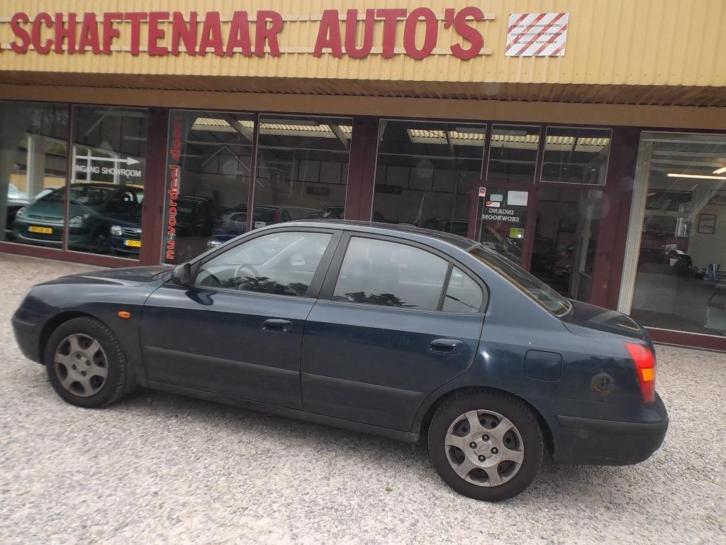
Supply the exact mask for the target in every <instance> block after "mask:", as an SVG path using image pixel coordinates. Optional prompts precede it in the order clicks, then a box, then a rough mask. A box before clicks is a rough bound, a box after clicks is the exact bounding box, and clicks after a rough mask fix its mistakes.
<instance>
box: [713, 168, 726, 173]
mask: <svg viewBox="0 0 726 545" xmlns="http://www.w3.org/2000/svg"><path fill="white" fill-rule="evenodd" d="M713 173H714V174H726V167H721V168H717V169H716V170H714V171H713Z"/></svg>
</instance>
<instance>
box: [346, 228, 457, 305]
mask: <svg viewBox="0 0 726 545" xmlns="http://www.w3.org/2000/svg"><path fill="white" fill-rule="evenodd" d="M447 268H448V264H447V263H446V261H444V260H443V259H441V258H439V257H437V256H435V255H433V254H431V253H429V252H426V251H424V250H419V249H418V248H412V247H410V246H406V245H403V244H397V243H394V242H386V241H382V240H372V239H364V238H359V237H353V238H351V239H350V243H349V244H348V249H347V251H346V254H345V259H344V260H343V265H342V267H341V269H340V275H339V277H338V282H337V284H336V286H335V292H334V293H333V299H334V300H336V301H347V302H351V303H363V304H369V305H382V306H388V307H400V308H420V309H428V310H435V309H437V308H438V306H439V299H440V297H441V291H442V289H443V286H444V280H445V277H446V270H447Z"/></svg>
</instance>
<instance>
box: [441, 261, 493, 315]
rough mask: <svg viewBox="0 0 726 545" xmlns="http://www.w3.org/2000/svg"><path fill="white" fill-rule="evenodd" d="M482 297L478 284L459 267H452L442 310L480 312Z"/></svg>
mask: <svg viewBox="0 0 726 545" xmlns="http://www.w3.org/2000/svg"><path fill="white" fill-rule="evenodd" d="M482 299H483V295H482V292H481V288H480V287H479V284H477V283H476V282H475V281H474V280H473V279H472V278H471V277H470V276H469V275H468V274H466V273H465V272H463V271H462V270H461V269H459V268H458V267H454V268H453V269H452V270H451V278H449V285H448V286H447V288H446V295H445V296H444V306H443V308H442V310H444V311H446V312H480V311H481V305H482Z"/></svg>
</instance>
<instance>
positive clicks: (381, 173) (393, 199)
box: [372, 120, 487, 236]
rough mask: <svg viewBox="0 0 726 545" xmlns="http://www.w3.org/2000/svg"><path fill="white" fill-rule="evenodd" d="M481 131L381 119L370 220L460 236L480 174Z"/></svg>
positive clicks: (483, 128)
mask: <svg viewBox="0 0 726 545" xmlns="http://www.w3.org/2000/svg"><path fill="white" fill-rule="evenodd" d="M486 128H487V127H486V125H484V124H466V123H461V124H459V123H428V122H417V121H391V120H382V121H381V123H380V126H379V139H378V140H379V141H378V156H377V164H376V185H375V195H374V201H373V215H372V219H373V220H374V221H385V222H390V223H406V224H411V225H416V226H419V227H426V228H429V229H436V230H438V231H446V232H450V233H456V234H458V235H464V236H465V235H466V234H467V232H468V230H469V204H470V202H469V198H470V195H471V187H472V183H473V181H475V180H479V179H480V177H481V172H482V162H483V156H484V144H485V139H486Z"/></svg>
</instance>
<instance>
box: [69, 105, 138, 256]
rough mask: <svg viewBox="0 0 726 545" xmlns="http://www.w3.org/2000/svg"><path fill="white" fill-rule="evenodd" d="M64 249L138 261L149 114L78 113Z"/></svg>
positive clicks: (120, 111)
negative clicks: (66, 246)
mask: <svg viewBox="0 0 726 545" xmlns="http://www.w3.org/2000/svg"><path fill="white" fill-rule="evenodd" d="M74 126H75V130H74V134H73V165H72V168H71V202H70V211H69V220H68V227H69V235H68V236H69V240H68V248H69V249H71V250H79V251H83V252H94V253H99V254H115V255H120V256H124V257H132V258H138V256H139V252H140V249H141V244H142V240H141V203H142V202H143V199H144V182H145V176H146V131H147V126H148V113H147V111H146V110H143V109H130V108H129V109H127V108H99V107H91V106H89V107H86V106H84V107H77V108H76V111H75V124H74Z"/></svg>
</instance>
